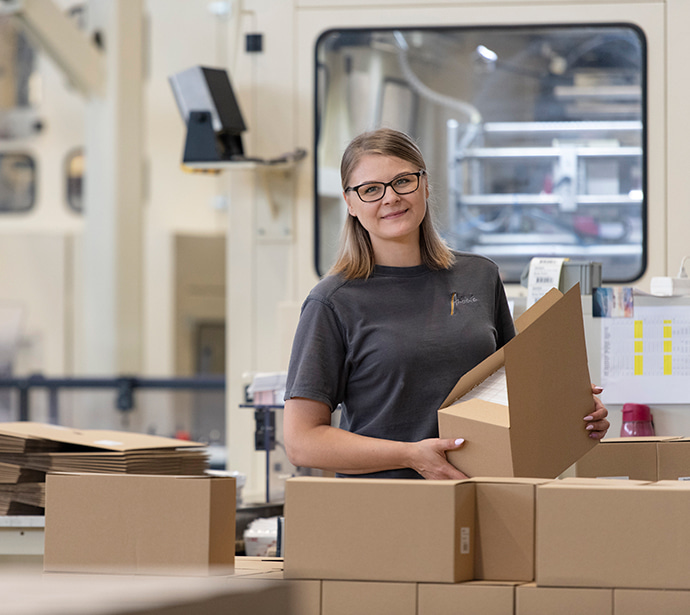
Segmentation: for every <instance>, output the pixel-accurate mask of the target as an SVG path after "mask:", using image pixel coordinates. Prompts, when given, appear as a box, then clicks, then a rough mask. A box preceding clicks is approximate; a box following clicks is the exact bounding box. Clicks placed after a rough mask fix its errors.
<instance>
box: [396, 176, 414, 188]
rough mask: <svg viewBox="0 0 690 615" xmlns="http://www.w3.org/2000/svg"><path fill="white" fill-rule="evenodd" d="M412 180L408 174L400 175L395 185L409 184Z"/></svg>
mask: <svg viewBox="0 0 690 615" xmlns="http://www.w3.org/2000/svg"><path fill="white" fill-rule="evenodd" d="M411 181H412V180H411V179H410V177H409V176H408V175H406V176H405V177H398V179H396V180H395V185H396V186H407V184H409V183H410V182H411Z"/></svg>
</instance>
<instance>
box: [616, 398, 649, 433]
mask: <svg viewBox="0 0 690 615" xmlns="http://www.w3.org/2000/svg"><path fill="white" fill-rule="evenodd" d="M653 435H654V419H653V418H652V413H651V412H650V410H649V406H645V405H644V404H625V405H624V406H623V424H622V425H621V437H622V438H625V437H628V436H653Z"/></svg>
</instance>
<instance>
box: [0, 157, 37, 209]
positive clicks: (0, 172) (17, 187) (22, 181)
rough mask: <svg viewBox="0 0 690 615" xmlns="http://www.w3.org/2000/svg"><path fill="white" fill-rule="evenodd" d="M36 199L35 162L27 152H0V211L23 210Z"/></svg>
mask: <svg viewBox="0 0 690 615" xmlns="http://www.w3.org/2000/svg"><path fill="white" fill-rule="evenodd" d="M35 201H36V164H35V162H34V159H33V158H32V157H31V156H29V155H27V154H15V153H7V152H3V153H0V212H4V213H12V212H24V211H29V210H30V209H32V208H33V206H34V203H35Z"/></svg>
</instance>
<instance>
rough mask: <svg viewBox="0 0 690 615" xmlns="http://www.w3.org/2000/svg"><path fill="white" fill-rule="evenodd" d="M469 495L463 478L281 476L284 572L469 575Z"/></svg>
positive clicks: (395, 577)
mask: <svg viewBox="0 0 690 615" xmlns="http://www.w3.org/2000/svg"><path fill="white" fill-rule="evenodd" d="M474 496H475V486H474V484H472V483H469V482H466V481H432V480H427V481H422V480H402V479H399V480H386V479H365V478H362V479H357V478H347V479H345V478H318V477H299V478H292V479H289V480H288V481H287V482H286V490H285V554H284V555H285V578H311V579H334V580H356V581H400V582H415V581H420V582H423V581H425V582H441V583H457V582H460V581H467V580H471V579H472V578H473V575H474V550H473V549H474V523H475V519H474V516H475V498H474Z"/></svg>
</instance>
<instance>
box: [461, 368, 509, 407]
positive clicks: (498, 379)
mask: <svg viewBox="0 0 690 615" xmlns="http://www.w3.org/2000/svg"><path fill="white" fill-rule="evenodd" d="M469 399H480V400H481V401H488V402H491V403H493V404H501V405H503V406H507V405H508V384H507V382H506V368H505V367H502V368H501V369H499V370H498V371H496V372H494V373H493V374H491V376H489V377H488V378H486V379H485V380H484V381H483V382H482V383H481V384H478V385H477V386H476V387H474V388H473V389H472V390H471V391H468V392H467V393H465V395H463V396H462V398H461V400H460V401H467V400H469Z"/></svg>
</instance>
